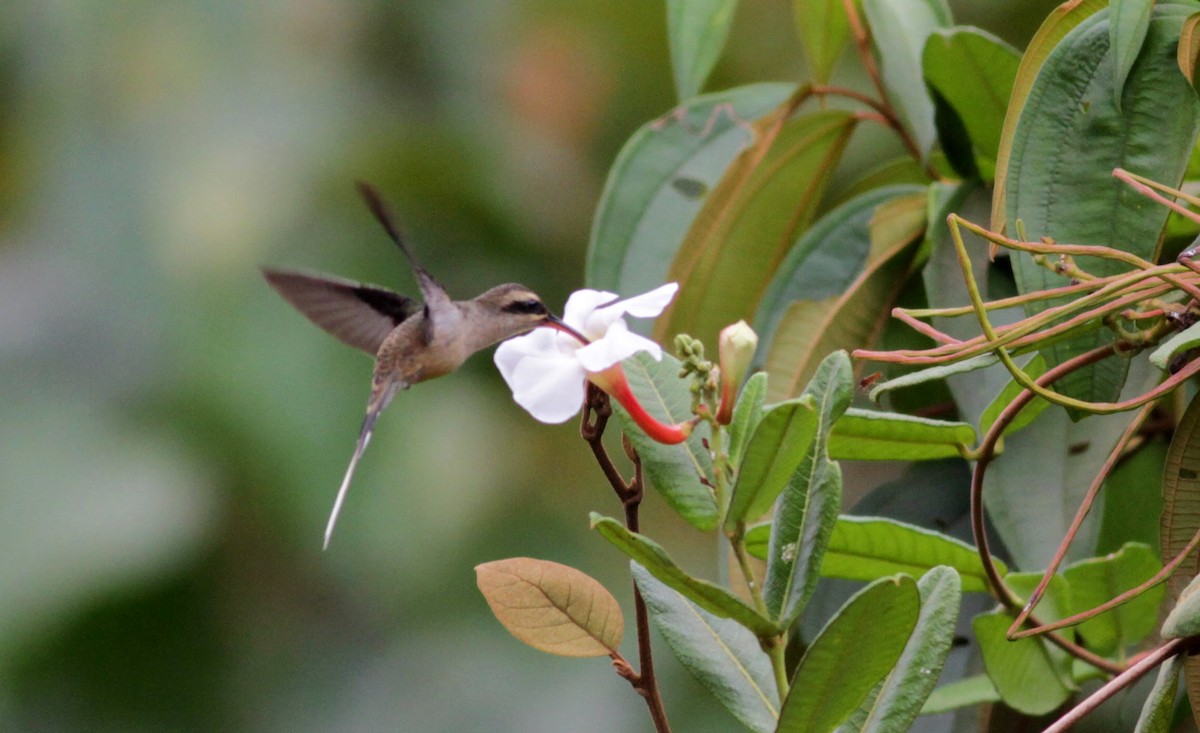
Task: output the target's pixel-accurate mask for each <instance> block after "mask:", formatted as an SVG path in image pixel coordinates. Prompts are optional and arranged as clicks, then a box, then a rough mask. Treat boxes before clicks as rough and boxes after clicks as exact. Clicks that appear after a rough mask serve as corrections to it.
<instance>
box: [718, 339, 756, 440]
mask: <svg viewBox="0 0 1200 733" xmlns="http://www.w3.org/2000/svg"><path fill="white" fill-rule="evenodd" d="M757 349H758V334H756V333H754V329H752V328H750V326H748V325H747V324H746V322H745V321H738V322H737V323H735V324H733V325H732V326H726V327H725V328H724V329H723V330H722V331H721V336H720V339H719V340H718V347H717V351H718V353H719V354H720V365H721V367H720V372H721V406H720V408H719V409H718V410H717V422H719V423H720V424H722V425H728V424H729V421H730V420H731V419H732V418H733V403H734V401H735V400H736V399H737V393H738V387H740V386H741V384H742V380H743V379H744V378H745V376H746V372H747V370H749V369H750V363H751V362H752V361H754V352H755V351H756V350H757Z"/></svg>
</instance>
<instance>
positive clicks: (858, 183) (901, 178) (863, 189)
mask: <svg viewBox="0 0 1200 733" xmlns="http://www.w3.org/2000/svg"><path fill="white" fill-rule="evenodd" d="M933 157H934V158H937V154H936V153H935V154H934V156H933ZM902 185H909V186H921V187H925V186H928V185H929V173H928V172H926V171H925V169H924V168H922V167H921V164H920V163H918V162H917V161H916V160H914V159H913V158H912V157H911V156H907V155H906V156H904V157H902V158H892V159H891V160H888V161H885V162H883V163H880V164H879V165H878V166H876V167H875V168H871V169H870V170H868V171H867V172H866V173H863V174H862V175H861V176H859V177H858V178H856V179H854V182H853V183H851V184H850V185H849V186H847V187H846V188H845V189H844V190H841V191H838V192H837V198H836V199H835V200H834V201H833V202H832V203H833V204H835V205H837V206H841V205H842V204H844V203H846V202H848V201H851V200H853V199H855V198H858V197H859V196H863V195H866V194H868V193H871V192H872V191H874V190H875V189H877V188H883V187H885V186H902ZM906 193H912V192H911V191H907V192H906ZM828 216H829V214H826V215H825V216H823V217H821V220H822V221H824V220H825V218H826V217H828ZM814 228H815V227H814Z"/></svg>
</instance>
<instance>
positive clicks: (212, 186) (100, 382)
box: [0, 0, 1053, 731]
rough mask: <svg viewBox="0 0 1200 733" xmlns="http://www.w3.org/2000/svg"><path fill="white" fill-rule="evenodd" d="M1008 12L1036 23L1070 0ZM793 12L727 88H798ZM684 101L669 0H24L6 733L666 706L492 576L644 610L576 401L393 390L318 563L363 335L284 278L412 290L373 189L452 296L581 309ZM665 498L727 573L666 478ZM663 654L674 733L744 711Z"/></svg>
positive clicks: (0, 89)
mask: <svg viewBox="0 0 1200 733" xmlns="http://www.w3.org/2000/svg"><path fill="white" fill-rule="evenodd" d="M987 5H992V4H987ZM1000 5H1004V6H1005V7H1004V8H1003V12H1005V13H1011V14H1012V15H1013V17H1016V18H1017V19H1018V23H1019V25H1012V26H1003V28H1002V29H1001V30H1000V31H999V32H1001V34H1002V35H1005V36H1006V37H1007V38H1009V40H1012V41H1014V42H1016V43H1021V42H1022V39H1023V38H1024V37H1026V36H1027V35H1028V34H1029V33H1030V32H1032V29H1033V28H1034V27H1036V24H1037V23H1038V22H1039V20H1040V18H1041V17H1042V15H1043V14H1044V12H1045V10H1046V9H1047V8H1049V7H1051V6H1052V5H1053V3H1049V2H1033V3H1028V2H1027V3H1008V4H1000ZM970 6H971V4H970V3H960V4H959V7H957V8H956V10H958V11H959V12H958V18H959V20H960V21H965V22H972V21H973V22H977V23H980V24H982V25H985V26H988V27H989V28H991V29H993V30H996V24H995V23H994V22H992V20H991V19H988V18H980V17H977V16H978V14H979V13H992V12H995V11H994V9H983V8H972V7H970ZM972 13H975V14H976V17H972V15H971V14H972ZM1004 29H1007V30H1004ZM794 38H795V36H794V31H793V26H792V21H791V9H790V4H789V3H787V2H784V1H783V0H778V1H776V2H746V3H742V7H741V8H740V9H739V13H738V16H737V20H736V22H735V25H734V29H733V33H732V37H731V41H730V47H729V48H728V50H727V52H726V54H725V55H724V56H723V58H722V61H721V63H720V65H719V66H718V69H717V72H716V75H715V77H714V78H713V80H712V81H711V82H710V85H709V87H710V88H721V87H727V86H732V85H735V84H741V83H748V82H751V81H758V80H764V79H801V78H803V76H804V70H803V63H802V61H801V54H800V50H799V49H798V48H797V46H796V42H795V40H794ZM855 66H856V65H855V64H853V63H851V62H849V60H847V61H846V62H844V64H843V70H842V72H841V73H842V74H843V75H848V76H846V78H844V79H843V80H842V81H844V82H846V83H851V84H854V83H856V81H855V80H854V78H853V76H852V74H853V71H854V67H855ZM673 104H674V97H673V91H672V89H671V73H670V68H669V63H668V54H667V47H666V32H665V15H664V11H663V7H662V4H661V3H660V2H653V1H650V0H620V1H619V2H616V1H614V0H578V1H575V2H550V1H549V0H511V1H509V2H503V1H501V0H475V1H473V2H469V3H447V2H439V1H438V0H424V1H420V2H418V1H415V0H408V1H405V2H350V3H347V2H338V1H337V0H297V1H293V2H283V1H282V0H280V1H275V2H256V3H245V2H236V1H234V0H224V1H218V0H214V1H212V2H201V1H200V0H192V1H190V2H188V1H183V0H181V1H178V2H151V1H150V0H112V1H111V2H110V1H101V0H96V1H94V2H85V1H82V0H76V1H74V2H72V1H71V0H36V1H35V0H15V1H14V0H8V1H7V2H5V3H3V4H0V396H2V400H0V405H2V407H0V501H2V507H3V508H2V511H0V556H2V557H3V558H4V560H3V561H2V562H0V729H3V730H55V731H67V730H88V731H105V730H112V731H118V730H119V731H138V730H250V731H260V730H261V731H285V730H286V731H306V730H314V731H317V730H320V731H325V730H363V731H376V730H378V731H467V730H495V731H625V730H628V731H640V730H647V729H649V721H648V718H647V717H646V713H645V710H644V706H643V705H642V703H641V701H640V700H639V699H638V698H636V697H635V696H634V695H633V694H632V693H631V692H630V690H629V686H628V684H627V683H626V682H624V681H623V680H621V679H619V678H618V677H617V676H615V675H614V674H613V673H612V671H611V669H610V667H609V665H608V664H607V662H606V660H582V661H581V660H569V659H560V658H555V657H549V656H545V655H542V654H540V653H538V652H535V651H532V650H530V649H527V648H526V647H524V646H522V645H521V644H520V643H519V642H517V641H516V640H514V639H512V638H511V637H510V636H509V635H508V634H507V632H505V631H504V630H503V628H501V627H500V626H499V624H498V623H496V622H495V621H494V620H493V619H492V617H491V614H490V612H489V611H488V609H487V605H486V603H485V602H484V600H483V598H482V597H481V596H480V595H479V594H478V592H477V591H476V588H475V579H474V572H473V567H474V565H476V564H477V563H480V562H484V561H487V560H493V559H499V558H503V557H510V556H519V555H528V556H534V557H540V558H546V559H553V560H557V561H560V562H565V563H568V564H572V565H575V566H577V567H579V568H581V569H583V570H585V571H586V572H589V573H591V574H593V575H594V576H596V577H597V578H599V579H600V580H601V581H602V582H604V583H605V584H606V585H607V586H608V587H609V588H610V589H612V590H613V591H614V593H615V594H616V595H617V596H618V598H620V599H621V601H622V603H623V604H624V605H625V607H626V609H628V608H629V603H628V601H629V598H628V596H629V592H628V574H627V568H626V565H625V562H624V561H623V560H622V559H621V557H620V556H619V555H618V554H617V553H616V552H615V551H613V550H611V549H609V548H608V547H607V546H606V545H605V543H604V542H603V541H602V540H601V539H600V538H598V537H597V536H595V535H594V534H593V533H591V532H589V530H588V528H587V516H586V515H587V511H588V510H591V509H595V510H598V511H601V512H604V513H608V514H618V513H619V507H617V505H616V503H615V501H614V500H613V498H612V497H611V496H610V495H609V494H608V493H607V489H606V488H605V485H604V483H603V481H602V480H601V478H600V476H599V474H598V473H597V472H596V471H595V470H594V467H593V465H592V464H591V462H590V460H589V453H588V451H587V450H586V447H585V445H584V444H583V443H582V442H581V441H580V440H579V439H578V435H577V429H576V426H575V425H574V424H568V425H565V426H557V427H548V426H542V425H539V424H537V423H535V422H534V421H533V420H532V418H530V417H529V416H527V415H526V414H525V413H524V412H522V411H521V410H520V409H519V408H517V407H516V406H515V405H514V404H513V403H512V401H511V397H510V395H509V393H508V391H507V389H506V388H505V386H504V384H503V382H502V381H501V380H500V379H499V377H498V375H497V374H496V373H495V369H494V368H493V366H492V364H491V360H490V354H489V355H480V356H478V357H476V358H475V359H474V360H472V361H471V362H470V363H469V364H468V366H467V367H465V368H464V369H463V370H462V371H461V372H460V373H458V374H455V375H453V376H451V377H449V378H446V379H443V380H439V381H436V382H432V383H429V384H426V385H421V386H420V388H418V389H414V390H412V391H411V392H408V393H405V394H403V395H401V396H400V398H399V399H397V401H396V402H395V404H394V406H393V407H391V408H390V409H389V410H388V412H387V413H386V414H385V415H384V417H383V419H382V420H381V422H380V427H379V429H378V431H377V433H376V437H375V439H374V441H373V444H372V446H371V449H370V450H369V451H368V452H367V454H366V457H365V459H364V461H363V464H362V466H361V468H360V470H359V473H358V476H357V478H356V481H355V485H354V487H353V489H352V490H351V493H350V496H349V499H348V503H347V506H346V509H345V511H344V513H343V515H342V519H341V522H340V525H339V529H338V533H337V534H336V535H335V537H334V542H333V545H332V547H331V548H330V550H329V551H328V552H324V553H322V552H321V535H322V530H323V527H324V523H325V519H326V517H327V514H328V511H329V508H330V506H331V502H332V500H333V494H334V490H335V489H336V487H337V484H338V481H339V480H340V478H341V475H342V471H343V470H344V468H345V465H346V462H347V460H348V459H349V457H350V452H351V449H352V447H353V442H354V438H355V436H356V434H357V430H358V427H359V422H360V420H361V415H362V410H363V407H364V405H365V400H366V396H367V389H368V385H369V379H370V360H369V359H367V358H366V357H365V356H364V355H362V354H361V353H358V352H355V351H353V350H351V349H349V348H347V347H344V346H342V345H340V344H338V343H337V342H336V341H334V340H333V339H332V338H330V337H328V336H326V335H324V334H323V333H321V332H320V331H319V330H317V329H316V328H315V327H313V326H312V325H311V324H309V323H308V322H307V321H305V320H304V319H303V318H302V317H300V316H299V315H298V314H297V313H295V312H294V311H292V310H291V308H290V307H289V306H287V305H286V304H285V303H284V302H283V301H282V300H281V299H279V298H278V297H277V296H276V295H275V294H274V293H273V292H271V291H270V289H269V288H268V287H267V286H266V285H265V284H264V283H263V281H262V280H261V278H260V277H259V275H258V267H259V266H261V265H264V264H271V265H277V266H278V265H286V266H296V267H304V268H309V269H316V270H321V271H326V272H331V273H336V274H340V275H343V276H346V277H351V278H355V279H361V280H367V281H371V282H376V283H380V284H383V285H387V286H390V287H395V288H398V289H401V290H406V291H409V292H411V291H412V290H413V289H414V288H413V286H412V281H411V278H410V276H409V274H408V273H407V272H406V268H405V266H404V264H403V262H402V260H401V258H400V257H399V255H398V253H397V252H396V251H395V250H394V248H393V247H392V246H391V245H390V244H389V243H388V242H387V240H386V239H385V237H384V235H383V233H382V232H381V231H379V229H378V227H377V225H376V224H375V222H374V221H373V220H372V219H371V217H370V216H369V215H368V214H367V212H366V210H365V208H364V207H363V206H362V204H361V202H360V201H359V200H358V198H357V196H356V194H355V192H354V189H353V185H352V184H353V181H354V180H355V179H358V178H362V179H366V180H369V181H372V182H374V183H375V184H376V185H377V186H378V187H379V188H380V189H381V190H382V191H383V192H384V194H385V196H386V197H387V198H388V199H389V200H391V201H392V202H393V204H394V207H395V209H396V210H397V212H398V214H399V215H400V218H401V219H402V221H403V223H404V226H405V228H406V229H407V230H408V231H409V232H410V234H411V237H412V240H413V242H414V246H415V248H416V249H417V251H418V253H419V255H420V256H421V257H422V258H423V259H424V260H425V262H426V264H427V265H428V267H429V268H430V269H431V270H433V271H434V272H435V273H436V274H437V275H438V277H439V278H440V279H441V280H442V281H443V282H444V284H445V285H446V286H447V287H448V288H449V289H450V291H451V292H452V293H454V294H455V295H457V296H459V297H469V296H472V295H474V294H476V293H477V292H479V291H481V290H483V289H485V288H486V287H489V286H491V285H494V284H496V283H499V282H503V281H509V280H516V281H520V282H524V283H525V284H527V285H529V286H531V287H532V288H534V289H535V290H537V291H538V292H540V293H541V294H542V295H543V296H544V297H545V298H546V299H547V301H548V302H550V303H552V304H555V305H556V306H561V303H562V301H563V300H564V298H565V297H566V295H567V294H568V293H569V292H570V291H571V290H573V289H575V288H578V287H580V286H582V285H583V282H582V272H583V260H584V256H585V252H586V245H587V238H588V231H589V227H590V222H591V214H592V212H593V210H594V208H595V205H596V201H597V198H598V196H599V193H600V190H601V187H602V185H603V180H604V175H605V173H606V171H607V168H608V166H609V165H610V164H611V161H612V159H613V157H614V156H615V154H616V152H617V150H618V149H619V147H620V145H621V143H622V142H623V141H624V140H625V139H626V138H627V137H628V136H629V135H630V134H631V133H632V132H633V131H634V130H635V129H636V128H637V127H638V126H639V125H641V124H643V123H644V122H646V121H648V120H650V119H653V118H655V117H658V116H660V115H662V114H664V113H665V112H667V111H668V110H669V109H670V108H671V106H672V105H673ZM857 159H858V160H859V161H865V162H871V161H872V160H875V159H877V155H876V154H875V153H874V152H872V151H871V150H870V149H869V148H867V149H863V148H862V147H861V146H860V147H859V150H858V158H857ZM849 165H850V166H851V167H853V166H854V165H856V163H855V162H854V159H853V158H852V159H851V162H850V163H849ZM644 524H645V526H647V527H651V528H653V531H652V533H653V534H654V535H655V537H656V538H658V539H659V540H660V541H662V542H663V543H664V544H665V545H667V546H668V547H669V548H670V549H671V550H672V551H673V552H674V553H675V554H676V555H677V556H679V557H683V558H685V564H687V565H689V567H690V569H692V570H695V571H700V572H706V571H711V567H710V566H711V561H709V560H707V558H710V557H712V556H713V553H712V552H711V549H710V547H709V545H708V540H707V538H704V537H700V536H697V535H696V533H694V532H691V531H689V530H687V529H685V528H684V526H683V524H682V523H681V522H680V521H678V520H675V519H674V518H673V517H671V516H669V515H667V514H666V513H665V512H664V510H663V507H662V506H661V503H660V502H659V501H657V499H656V498H651V500H650V501H649V502H648V505H647V507H646V510H645V518H644ZM627 636H629V637H630V638H628V639H627V640H626V647H627V650H628V654H629V656H630V657H633V656H635V655H634V651H633V644H632V629H630V633H629V634H628V635H627ZM660 660H661V661H660V665H659V666H660V668H661V674H662V675H663V677H664V688H665V692H664V695H665V699H666V701H667V706H668V710H669V712H670V714H671V716H672V722H673V724H674V726H675V728H676V730H680V731H708V730H711V731H717V730H729V729H731V728H733V727H734V726H736V723H735V722H734V720H733V718H731V717H730V716H728V714H726V713H725V712H723V711H722V710H720V709H719V708H717V707H716V706H715V705H714V704H713V703H711V702H709V701H708V700H707V697H706V696H705V695H703V694H697V688H696V687H695V686H694V685H693V683H692V682H691V680H690V678H688V677H687V676H686V674H685V673H683V672H682V671H680V669H679V667H678V666H677V665H676V664H675V663H674V662H673V660H671V659H670V655H669V652H668V651H667V650H666V649H665V648H662V647H660Z"/></svg>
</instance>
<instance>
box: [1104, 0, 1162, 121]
mask: <svg viewBox="0 0 1200 733" xmlns="http://www.w3.org/2000/svg"><path fill="white" fill-rule="evenodd" d="M1153 9H1154V0H1109V3H1108V12H1109V13H1110V14H1111V16H1112V19H1111V20H1110V22H1109V24H1108V45H1109V47H1110V48H1111V49H1112V67H1113V68H1112V80H1113V84H1112V90H1113V104H1115V105H1116V108H1117V110H1118V111H1120V109H1121V97H1122V96H1123V95H1124V93H1125V80H1126V79H1127V78H1129V70H1130V69H1132V68H1133V63H1134V62H1135V61H1137V57H1138V54H1139V53H1140V52H1141V50H1142V42H1143V41H1144V40H1145V39H1146V31H1147V30H1149V28H1150V11H1151V10H1153Z"/></svg>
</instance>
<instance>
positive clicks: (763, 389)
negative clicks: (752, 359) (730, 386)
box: [729, 372, 767, 468]
mask: <svg viewBox="0 0 1200 733" xmlns="http://www.w3.org/2000/svg"><path fill="white" fill-rule="evenodd" d="M766 396H767V375H766V374H765V373H764V372H759V373H758V374H755V375H754V376H752V377H750V379H748V380H746V386H744V387H742V393H741V394H740V395H739V396H738V400H737V403H736V404H735V405H734V406H733V419H732V420H731V421H730V422H729V465H731V466H733V467H734V468H737V467H738V466H740V465H742V450H744V449H745V447H746V442H747V441H749V440H750V436H751V435H753V434H754V430H755V428H757V427H758V423H759V421H761V420H762V416H763V400H764V398H765V397H766Z"/></svg>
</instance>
